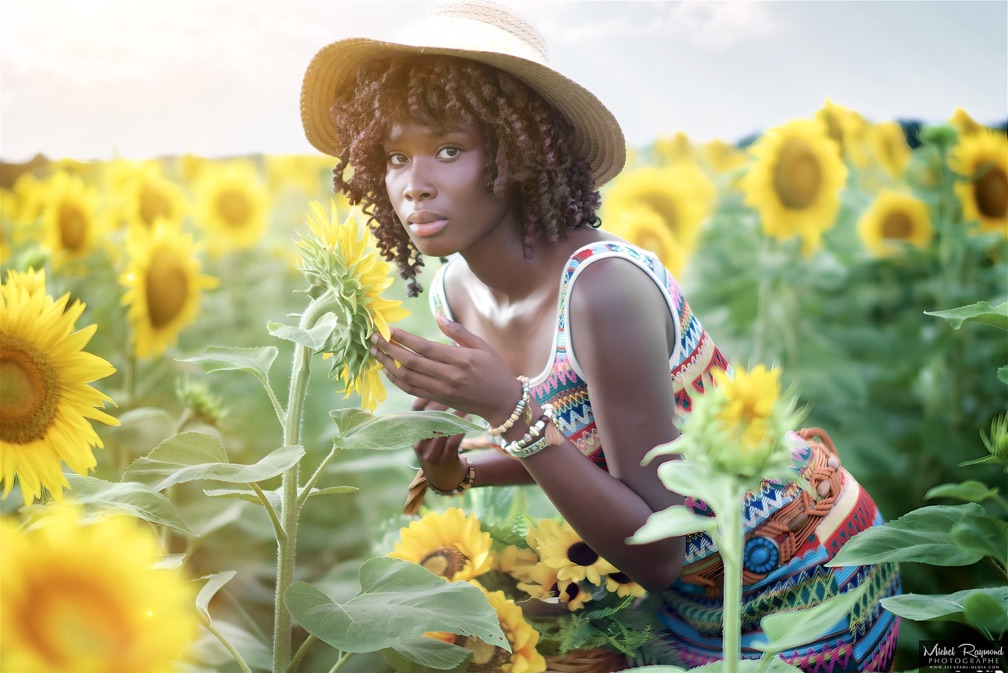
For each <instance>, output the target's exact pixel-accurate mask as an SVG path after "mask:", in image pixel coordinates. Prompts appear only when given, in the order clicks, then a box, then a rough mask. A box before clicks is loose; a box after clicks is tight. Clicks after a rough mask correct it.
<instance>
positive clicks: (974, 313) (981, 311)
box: [924, 301, 1008, 330]
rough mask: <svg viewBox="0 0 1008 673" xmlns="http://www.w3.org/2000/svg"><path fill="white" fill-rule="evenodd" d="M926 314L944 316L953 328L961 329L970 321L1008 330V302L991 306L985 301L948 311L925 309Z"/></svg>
mask: <svg viewBox="0 0 1008 673" xmlns="http://www.w3.org/2000/svg"><path fill="white" fill-rule="evenodd" d="M924 313H925V314H926V315H933V316H937V317H939V318H944V319H945V321H946V322H948V324H949V325H951V326H952V328H953V329H959V328H960V327H962V326H963V324H965V323H968V322H982V323H986V324H988V325H993V326H994V327H1000V328H1001V329H1004V330H1008V302H1005V303H1003V304H1001V305H999V306H995V307H994V308H991V307H990V305H989V304H988V303H987V302H985V301H978V302H977V303H975V304H970V305H969V306H960V307H958V308H953V309H949V310H947V311H924Z"/></svg>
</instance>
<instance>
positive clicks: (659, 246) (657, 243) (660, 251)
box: [638, 232, 668, 259]
mask: <svg viewBox="0 0 1008 673" xmlns="http://www.w3.org/2000/svg"><path fill="white" fill-rule="evenodd" d="M638 245H640V247H642V248H644V249H645V250H650V251H651V252H653V253H654V254H656V255H658V257H659V258H660V259H665V255H666V253H667V252H668V251H667V250H665V244H664V243H663V242H662V240H661V237H659V236H655V235H654V234H652V233H651V232H643V233H641V234H640V238H639V241H638Z"/></svg>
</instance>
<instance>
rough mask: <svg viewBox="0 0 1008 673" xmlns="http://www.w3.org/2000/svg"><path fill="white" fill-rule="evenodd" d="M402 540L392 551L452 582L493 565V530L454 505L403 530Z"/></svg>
mask: <svg viewBox="0 0 1008 673" xmlns="http://www.w3.org/2000/svg"><path fill="white" fill-rule="evenodd" d="M399 540H400V541H399V542H397V543H396V546H395V549H393V550H392V552H390V553H389V554H388V555H389V556H390V557H392V558H399V559H403V560H406V561H412V562H413V563H417V564H419V565H422V566H423V567H424V568H427V570H429V571H431V572H432V573H434V574H435V575H440V576H441V577H444V578H445V579H446V580H448V581H449V582H457V581H466V580H471V579H473V578H475V577H479V576H480V575H482V574H483V573H485V572H487V571H489V570H490V569H491V568H492V566H493V559H492V558H491V555H490V544H491V540H490V533H485V532H483V531H482V530H481V529H480V522H479V519H477V518H476V515H475V514H470V515H469V516H465V514H464V513H463V512H462V510H461V509H459V508H458V507H452V508H450V509H448V510H446V511H445V512H444V514H439V513H438V512H430V513H428V514H426V515H425V516H424V517H423V518H422V519H420V520H418V521H413V522H411V523H410V525H409V526H408V527H407V528H401V529H400V530H399Z"/></svg>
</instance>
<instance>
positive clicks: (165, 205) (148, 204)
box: [140, 185, 172, 227]
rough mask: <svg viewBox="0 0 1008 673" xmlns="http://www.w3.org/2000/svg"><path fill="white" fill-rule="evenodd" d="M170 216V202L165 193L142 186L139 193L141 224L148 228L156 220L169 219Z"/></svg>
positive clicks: (150, 186) (152, 187) (148, 186)
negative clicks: (159, 218)
mask: <svg viewBox="0 0 1008 673" xmlns="http://www.w3.org/2000/svg"><path fill="white" fill-rule="evenodd" d="M171 214H172V209H171V201H170V200H169V199H168V197H167V196H166V195H165V193H164V192H162V191H161V190H160V189H157V188H156V187H154V186H152V185H144V188H143V190H142V191H141V192H140V219H141V220H143V223H144V224H146V225H147V226H148V227H150V226H152V225H153V224H154V220H155V219H156V218H158V217H165V218H170V217H171Z"/></svg>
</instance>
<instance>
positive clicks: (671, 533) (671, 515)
mask: <svg viewBox="0 0 1008 673" xmlns="http://www.w3.org/2000/svg"><path fill="white" fill-rule="evenodd" d="M715 530H717V521H716V520H715V519H714V517H711V516H701V515H699V514H694V513H693V512H692V511H691V510H690V509H689V508H688V507H682V506H678V505H677V506H673V507H669V508H668V509H663V510H662V511H660V512H655V513H654V514H652V515H651V516H649V517H648V520H647V521H646V522H645V523H644V525H643V526H641V527H640V528H639V529H638V530H637V532H636V533H634V534H633V535H632V536H631V537H630V538H629V540H627V541H628V542H629V543H631V544H647V543H648V542H654V541H656V540H663V539H665V538H669V537H678V536H680V535H685V534H687V533H695V532H697V531H705V532H712V531H715Z"/></svg>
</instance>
